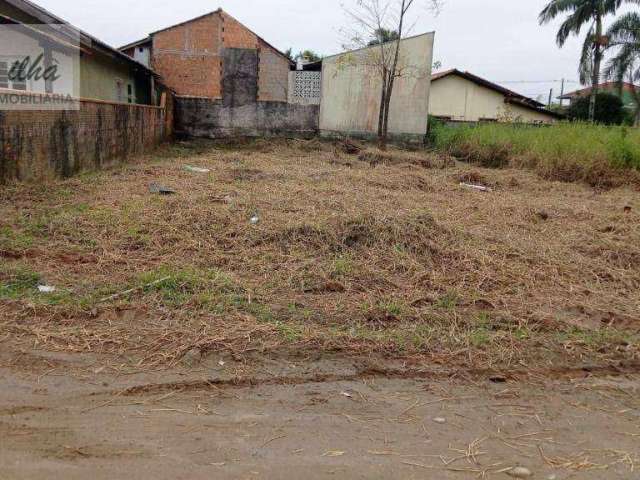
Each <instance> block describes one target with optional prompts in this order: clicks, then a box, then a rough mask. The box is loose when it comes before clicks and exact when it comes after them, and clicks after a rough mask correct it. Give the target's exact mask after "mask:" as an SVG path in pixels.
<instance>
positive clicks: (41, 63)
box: [0, 24, 79, 96]
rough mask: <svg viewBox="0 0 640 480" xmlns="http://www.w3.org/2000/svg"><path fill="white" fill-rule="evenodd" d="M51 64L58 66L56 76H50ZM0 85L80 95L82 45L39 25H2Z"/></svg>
mask: <svg viewBox="0 0 640 480" xmlns="http://www.w3.org/2000/svg"><path fill="white" fill-rule="evenodd" d="M23 66H24V67H26V68H25V69H24V70H23V68H22V67H23ZM47 67H55V72H56V73H55V76H56V79H55V80H52V77H51V76H49V79H50V81H47V80H46V78H45V75H44V74H45V71H46V69H47ZM52 71H53V70H50V72H52ZM0 89H1V90H14V91H27V92H34V93H55V94H60V95H71V96H76V95H77V92H78V89H79V53H78V48H77V47H74V46H73V45H71V44H65V43H64V42H61V41H59V40H56V39H55V38H53V37H51V36H49V35H48V34H47V33H43V32H40V31H38V30H36V27H35V26H34V27H32V26H28V25H8V24H3V25H0Z"/></svg>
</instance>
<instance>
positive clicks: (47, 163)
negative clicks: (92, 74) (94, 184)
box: [0, 97, 173, 184]
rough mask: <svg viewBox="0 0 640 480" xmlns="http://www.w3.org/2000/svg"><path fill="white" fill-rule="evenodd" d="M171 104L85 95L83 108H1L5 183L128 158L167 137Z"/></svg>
mask: <svg viewBox="0 0 640 480" xmlns="http://www.w3.org/2000/svg"><path fill="white" fill-rule="evenodd" d="M172 119H173V112H172V102H171V99H170V98H169V97H167V102H166V108H160V107H151V106H143V105H127V104H121V103H120V104H116V103H106V102H97V101H84V100H83V101H81V102H80V110H79V111H0V184H1V183H6V182H10V181H14V180H37V179H41V178H46V177H54V176H59V177H69V176H71V175H74V174H76V173H78V172H80V171H83V170H96V169H100V168H102V167H105V166H109V165H112V164H115V163H118V162H126V161H127V160H128V159H129V158H131V157H132V156H134V155H139V154H142V153H145V152H148V151H149V150H151V149H153V148H154V147H156V146H157V145H158V144H159V143H161V142H163V141H165V140H168V138H169V137H170V135H171V132H172V128H173V126H172V124H171V123H170V122H172Z"/></svg>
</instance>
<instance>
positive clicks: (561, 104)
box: [560, 78, 564, 107]
mask: <svg viewBox="0 0 640 480" xmlns="http://www.w3.org/2000/svg"><path fill="white" fill-rule="evenodd" d="M562 97H564V78H563V79H562V87H560V106H561V107H562V106H563V105H564V100H563V99H562Z"/></svg>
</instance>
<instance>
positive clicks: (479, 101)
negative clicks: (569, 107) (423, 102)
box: [429, 70, 562, 123]
mask: <svg viewBox="0 0 640 480" xmlns="http://www.w3.org/2000/svg"><path fill="white" fill-rule="evenodd" d="M429 114H430V115H432V116H434V117H437V118H440V119H443V120H447V121H452V122H483V121H487V122H514V123H515V122H519V123H553V122H555V121H557V120H559V119H560V118H562V116H561V115H558V114H556V113H554V112H551V111H549V110H547V109H546V108H545V106H544V105H543V104H542V103H540V102H537V101H535V100H533V99H531V98H528V97H525V96H524V95H520V94H519V93H516V92H513V91H511V90H508V89H506V88H504V87H501V86H500V85H496V84H495V83H492V82H489V81H488V80H485V79H483V78H480V77H478V76H476V75H473V74H471V73H469V72H462V71H460V70H448V71H446V72H441V73H436V74H434V75H433V76H432V78H431V96H430V105H429Z"/></svg>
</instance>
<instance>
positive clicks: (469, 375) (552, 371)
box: [111, 362, 640, 397]
mask: <svg viewBox="0 0 640 480" xmlns="http://www.w3.org/2000/svg"><path fill="white" fill-rule="evenodd" d="M636 373H640V362H621V363H618V364H609V365H584V366H578V367H554V368H546V369H540V368H536V369H518V370H508V371H501V370H496V369H469V370H451V371H447V370H439V371H433V370H415V369H408V370H400V369H386V368H379V367H369V368H364V369H360V370H358V371H356V372H355V373H352V374H332V373H319V374H314V375H307V376H281V377H274V378H256V377H246V378H243V377H237V378H232V379H209V380H197V381H185V382H170V383H156V384H147V385H140V386H136V387H131V388H128V389H126V390H124V391H118V392H115V391H114V392H111V393H112V394H114V395H118V396H125V397H126V396H137V395H145V394H157V393H166V392H172V391H181V392H184V391H197V390H210V389H220V388H247V387H258V386H264V385H304V384H310V383H333V382H354V381H359V380H363V379H365V378H372V377H378V378H380V377H384V378H389V379H406V380H420V379H424V380H427V379H431V380H443V379H460V380H488V381H495V382H500V383H502V382H508V381H522V380H525V379H530V378H531V377H544V378H545V379H547V380H554V379H577V378H587V377H603V376H614V377H615V376H623V375H630V374H636Z"/></svg>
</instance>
